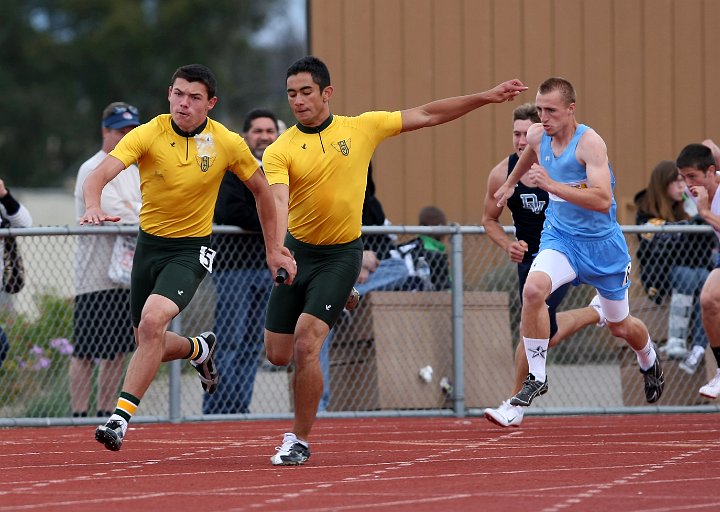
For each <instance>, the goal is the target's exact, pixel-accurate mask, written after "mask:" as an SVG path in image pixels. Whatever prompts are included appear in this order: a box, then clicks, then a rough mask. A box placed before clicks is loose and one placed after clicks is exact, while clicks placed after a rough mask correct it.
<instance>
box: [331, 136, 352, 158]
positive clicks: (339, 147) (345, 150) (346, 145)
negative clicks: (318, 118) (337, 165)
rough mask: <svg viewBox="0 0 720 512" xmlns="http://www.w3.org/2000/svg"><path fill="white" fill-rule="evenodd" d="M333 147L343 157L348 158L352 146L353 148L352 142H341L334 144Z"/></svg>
mask: <svg viewBox="0 0 720 512" xmlns="http://www.w3.org/2000/svg"><path fill="white" fill-rule="evenodd" d="M331 145H332V147H333V148H334V149H335V150H336V151H339V152H340V153H342V155H343V156H348V155H349V154H350V146H351V140H350V139H348V140H341V141H339V142H333V143H332V144H331Z"/></svg>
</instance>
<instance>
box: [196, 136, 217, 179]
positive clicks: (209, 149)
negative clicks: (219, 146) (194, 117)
mask: <svg viewBox="0 0 720 512" xmlns="http://www.w3.org/2000/svg"><path fill="white" fill-rule="evenodd" d="M194 139H195V147H196V148H197V155H195V161H196V162H197V163H198V165H199V166H200V170H201V171H202V172H208V170H209V169H210V167H212V165H213V163H215V159H216V158H217V150H216V148H215V141H214V140H213V136H212V134H210V133H201V134H198V135H195V137H194Z"/></svg>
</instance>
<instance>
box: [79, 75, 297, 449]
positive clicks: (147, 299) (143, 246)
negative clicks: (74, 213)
mask: <svg viewBox="0 0 720 512" xmlns="http://www.w3.org/2000/svg"><path fill="white" fill-rule="evenodd" d="M170 83H171V85H170V88H169V90H168V101H169V103H170V114H164V115H160V116H158V117H156V118H155V119H153V120H152V121H150V122H148V123H146V124H144V125H141V126H139V127H137V128H136V129H135V130H137V132H136V133H133V136H132V137H123V139H122V140H121V141H120V142H119V143H118V145H117V146H116V147H115V149H114V150H113V151H111V152H110V154H109V155H108V156H107V157H106V158H105V159H104V160H103V161H102V162H101V163H100V165H99V166H98V167H97V168H96V169H95V170H94V171H93V172H92V173H91V174H90V175H89V176H88V178H87V179H86V181H85V186H84V196H85V204H86V212H85V215H84V216H83V217H82V219H81V224H101V223H103V222H105V221H111V222H116V221H118V220H119V217H113V216H110V215H108V214H106V213H105V212H103V211H102V209H101V208H100V194H101V192H102V189H103V187H104V186H105V185H106V184H107V183H108V182H109V181H110V180H112V179H113V178H114V177H115V176H117V175H118V174H119V173H120V172H121V171H122V170H123V169H125V168H126V167H127V166H128V165H130V164H131V163H133V162H137V164H138V168H139V169H140V190H141V192H142V207H141V210H140V234H139V235H138V240H137V248H136V250H135V258H134V260H133V270H132V278H131V285H130V303H131V310H132V321H133V327H134V331H135V341H136V344H137V350H136V351H135V353H134V354H133V356H132V359H131V360H130V364H129V365H128V368H127V373H126V376H125V381H124V382H123V386H122V392H121V393H120V398H119V400H118V404H117V407H116V409H115V411H114V413H113V414H112V416H111V417H110V419H109V420H108V422H107V423H106V424H104V425H100V426H99V427H98V428H97V430H96V431H95V438H96V439H97V440H98V441H99V442H100V443H102V444H104V445H105V447H106V448H108V449H109V450H119V449H120V447H121V445H122V442H123V439H124V437H125V433H126V432H127V427H128V422H129V421H130V419H131V418H132V416H133V414H135V411H136V410H137V408H138V405H139V404H140V399H141V398H142V397H143V395H144V394H145V392H146V391H147V389H148V387H149V386H150V384H151V383H152V381H153V379H154V378H155V374H156V373H157V371H158V369H159V367H160V363H161V362H165V361H172V360H174V359H189V360H190V363H191V364H192V365H193V366H194V367H195V369H196V370H197V371H198V373H199V374H200V381H201V383H202V386H203V388H204V389H205V390H206V391H207V392H208V393H212V392H213V391H214V390H215V388H216V387H217V382H218V378H219V374H218V372H217V369H216V367H215V364H214V362H213V353H214V351H215V346H216V343H217V340H216V337H215V334H214V333H212V332H204V333H202V334H201V335H199V336H195V337H190V338H186V337H183V336H180V335H178V334H175V333H173V332H170V331H168V330H167V329H168V326H169V324H170V321H171V320H172V319H173V318H174V317H175V316H177V315H178V314H179V313H180V311H182V310H183V309H184V308H185V307H186V306H187V305H188V304H189V303H190V300H191V299H192V297H193V295H194V294H195V291H196V290H197V288H198V286H199V285H200V283H201V282H202V280H203V279H204V278H205V276H206V275H207V273H208V272H212V263H213V257H214V256H215V251H213V249H212V248H211V243H210V242H211V241H210V235H211V233H212V216H213V211H214V208H215V200H216V199H217V194H218V189H219V188H220V183H221V181H222V178H223V175H224V174H225V172H227V171H230V172H233V173H235V174H236V175H237V176H238V177H239V178H240V179H241V180H243V181H244V182H245V184H246V185H247V187H248V188H249V189H250V190H251V191H252V193H253V194H254V196H255V199H256V202H257V207H258V214H259V217H260V222H261V224H262V228H263V235H264V237H265V250H266V256H267V263H268V267H269V269H270V273H269V274H268V279H270V278H271V275H275V274H276V273H277V272H278V269H279V268H281V267H282V268H284V269H286V271H287V272H288V274H289V275H288V278H287V281H286V282H287V283H288V284H291V283H292V282H293V279H294V277H295V273H296V270H297V269H296V266H295V261H294V259H293V257H292V255H291V254H290V252H289V251H288V249H286V248H285V247H283V245H282V243H283V239H282V237H279V238H278V233H280V231H281V229H280V228H279V227H278V225H277V224H278V221H277V211H276V208H275V205H274V200H273V195H272V192H271V191H270V187H269V186H268V182H267V180H266V179H265V176H264V175H263V173H262V172H257V171H258V164H257V161H256V160H255V157H253V155H252V153H251V152H250V150H249V148H248V147H247V145H246V144H245V141H244V140H243V139H242V137H240V136H239V135H238V134H236V133H233V132H231V131H230V130H228V129H227V128H225V127H224V126H223V125H222V124H220V123H218V122H216V121H213V120H212V119H210V118H208V112H209V111H210V110H211V109H212V108H213V107H214V106H215V104H216V103H217V101H218V98H217V96H216V94H215V92H216V81H215V77H214V75H213V74H212V72H211V71H210V70H209V69H208V68H206V67H205V66H202V65H200V64H191V65H188V66H182V67H180V68H178V70H177V71H176V72H175V74H174V75H173V77H172V79H171V81H170ZM121 114H122V113H119V114H118V115H121ZM135 130H133V131H135ZM281 225H282V230H285V226H286V222H285V221H284V220H283V222H282V223H281Z"/></svg>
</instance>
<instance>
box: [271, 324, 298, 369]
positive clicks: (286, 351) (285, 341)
mask: <svg viewBox="0 0 720 512" xmlns="http://www.w3.org/2000/svg"><path fill="white" fill-rule="evenodd" d="M265 355H266V356H267V358H268V361H270V363H272V364H274V365H275V366H287V365H289V364H290V361H292V356H293V335H292V334H279V333H275V332H271V331H268V330H265Z"/></svg>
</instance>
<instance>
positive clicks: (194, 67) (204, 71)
mask: <svg viewBox="0 0 720 512" xmlns="http://www.w3.org/2000/svg"><path fill="white" fill-rule="evenodd" d="M178 78H182V79H183V80H187V81H188V82H202V83H203V84H205V88H206V89H207V93H208V99H211V98H214V97H215V95H216V94H217V80H215V75H214V74H213V72H212V71H210V68H208V67H207V66H203V65H202V64H187V65H185V66H180V67H179V68H177V69H176V70H175V73H173V76H172V78H171V79H170V87H172V86H173V85H175V80H177V79H178Z"/></svg>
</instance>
